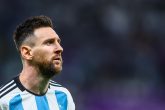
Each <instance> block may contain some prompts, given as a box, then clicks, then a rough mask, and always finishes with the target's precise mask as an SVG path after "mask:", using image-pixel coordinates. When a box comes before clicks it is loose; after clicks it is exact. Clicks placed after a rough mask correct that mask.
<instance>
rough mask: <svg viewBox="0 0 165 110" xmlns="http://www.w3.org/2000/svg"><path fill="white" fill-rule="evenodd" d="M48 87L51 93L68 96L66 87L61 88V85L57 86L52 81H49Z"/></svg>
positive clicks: (57, 84)
mask: <svg viewBox="0 0 165 110" xmlns="http://www.w3.org/2000/svg"><path fill="white" fill-rule="evenodd" d="M49 87H50V89H51V90H53V91H56V92H64V93H65V94H67V95H70V92H69V90H68V89H67V88H66V87H64V86H62V85H61V84H59V83H57V82H55V81H53V80H50V81H49Z"/></svg>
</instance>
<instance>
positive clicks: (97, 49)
mask: <svg viewBox="0 0 165 110" xmlns="http://www.w3.org/2000/svg"><path fill="white" fill-rule="evenodd" d="M41 14H43V15H47V16H50V17H51V18H52V19H53V22H54V25H55V30H56V32H57V33H58V34H59V36H60V38H61V39H62V46H63V48H64V53H63V59H64V67H63V71H62V73H61V74H60V75H59V76H57V77H55V78H54V79H55V80H56V81H57V82H59V83H60V84H62V85H64V86H66V87H67V88H68V89H69V90H70V91H71V93H72V95H73V98H74V101H75V103H76V110H164V109H165V87H164V86H165V74H164V73H165V68H164V65H165V2H164V1H163V0H42V1H39V0H1V1H0V84H3V83H5V82H6V81H7V80H9V79H11V78H12V77H13V76H15V75H17V74H18V73H19V72H20V71H21V68H22V65H21V60H20V58H19V55H18V53H17V52H16V49H15V46H14V43H13V41H12V33H13V30H14V29H15V27H16V25H17V24H18V23H20V22H21V21H23V20H24V19H25V18H27V17H29V16H33V15H41Z"/></svg>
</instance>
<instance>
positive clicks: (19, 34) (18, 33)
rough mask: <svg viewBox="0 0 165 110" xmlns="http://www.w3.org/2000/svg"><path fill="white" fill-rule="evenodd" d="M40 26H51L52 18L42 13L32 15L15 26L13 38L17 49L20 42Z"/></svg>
mask: <svg viewBox="0 0 165 110" xmlns="http://www.w3.org/2000/svg"><path fill="white" fill-rule="evenodd" d="M40 27H51V28H53V23H52V20H51V19H50V18H49V17H47V16H44V15H40V16H33V17H29V18H28V19H26V20H25V21H24V22H23V23H21V24H19V25H18V26H17V27H16V30H15V32H14V34H13V39H14V42H15V45H16V48H17V49H18V51H19V48H20V46H21V45H22V43H23V42H24V41H25V40H26V39H27V38H28V37H30V36H32V35H33V33H34V30H35V29H38V28H40Z"/></svg>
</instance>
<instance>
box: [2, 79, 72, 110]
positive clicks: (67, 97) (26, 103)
mask: <svg viewBox="0 0 165 110" xmlns="http://www.w3.org/2000/svg"><path fill="white" fill-rule="evenodd" d="M0 110H75V104H74V102H73V99H72V96H71V94H70V92H69V91H68V90H67V89H66V88H64V87H62V86H61V85H59V84H57V83H56V82H54V81H52V80H50V81H49V88H48V90H47V92H46V93H45V94H42V95H37V94H34V93H32V92H30V91H29V90H27V89H26V88H25V87H24V86H23V85H22V84H21V83H20V80H19V78H18V77H16V78H14V79H13V80H11V81H10V82H8V83H7V84H6V85H4V86H2V87H1V88H0Z"/></svg>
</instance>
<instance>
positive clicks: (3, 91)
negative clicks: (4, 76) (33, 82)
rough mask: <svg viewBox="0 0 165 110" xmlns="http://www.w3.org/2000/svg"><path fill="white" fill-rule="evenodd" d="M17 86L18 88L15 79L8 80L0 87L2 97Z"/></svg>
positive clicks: (0, 96)
mask: <svg viewBox="0 0 165 110" xmlns="http://www.w3.org/2000/svg"><path fill="white" fill-rule="evenodd" d="M15 88H17V85H16V83H15V81H14V80H13V79H12V80H10V81H8V82H7V83H6V84H4V85H2V86H1V87H0V98H2V97H3V96H5V95H7V94H8V93H10V92H11V91H13V90H14V89H15Z"/></svg>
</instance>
